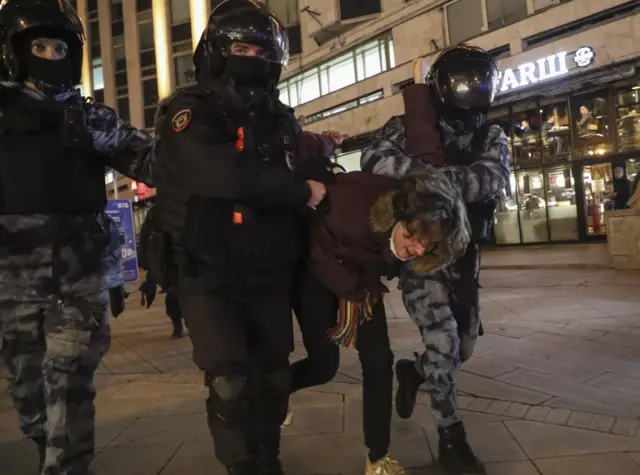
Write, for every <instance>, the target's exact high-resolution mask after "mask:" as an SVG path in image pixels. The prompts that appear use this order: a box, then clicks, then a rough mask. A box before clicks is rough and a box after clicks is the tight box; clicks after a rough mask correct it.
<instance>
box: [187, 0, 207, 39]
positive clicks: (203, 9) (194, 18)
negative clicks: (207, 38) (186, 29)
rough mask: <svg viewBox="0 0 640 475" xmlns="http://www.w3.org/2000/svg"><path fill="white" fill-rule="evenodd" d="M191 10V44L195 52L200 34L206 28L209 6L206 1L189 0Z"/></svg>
mask: <svg viewBox="0 0 640 475" xmlns="http://www.w3.org/2000/svg"><path fill="white" fill-rule="evenodd" d="M190 1H191V3H190V5H189V6H190V8H191V41H192V42H193V50H194V51H195V50H196V46H198V41H200V36H202V32H203V31H204V29H205V28H206V27H207V20H208V19H209V5H208V3H209V2H208V1H207V0H190Z"/></svg>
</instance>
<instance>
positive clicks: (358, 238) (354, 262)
mask: <svg viewBox="0 0 640 475" xmlns="http://www.w3.org/2000/svg"><path fill="white" fill-rule="evenodd" d="M399 186H400V180H398V179H395V178H389V177H385V176H381V175H374V174H372V173H366V172H352V173H342V174H339V175H337V176H336V184H335V185H330V186H327V196H326V198H325V201H324V202H323V203H322V204H321V205H320V207H319V208H318V214H317V217H316V222H315V223H314V226H313V231H312V238H311V243H312V248H311V259H310V267H311V270H312V272H313V273H314V274H315V275H316V277H317V278H318V279H319V280H320V281H321V282H322V284H323V285H324V286H325V287H327V288H328V289H329V290H331V292H332V293H333V294H334V295H336V296H338V297H340V298H343V299H345V300H349V301H355V302H362V301H364V300H365V298H366V296H367V293H370V294H373V295H376V294H377V295H379V294H381V293H382V292H384V291H385V290H386V289H385V288H384V286H383V285H382V284H381V282H380V277H383V276H391V275H394V274H395V267H396V264H397V262H398V261H397V260H396V259H395V257H394V256H393V254H392V253H391V250H390V247H389V236H390V233H391V228H392V227H393V219H392V217H390V216H389V215H388V214H389V213H390V210H391V207H390V200H385V197H389V198H390V196H391V192H392V191H393V190H395V189H397V188H398V187H399ZM384 201H388V204H389V206H380V203H383V202H384ZM374 205H376V206H374ZM376 209H388V212H386V211H384V212H382V213H378V214H382V215H384V216H379V217H377V216H376V212H375V210H376Z"/></svg>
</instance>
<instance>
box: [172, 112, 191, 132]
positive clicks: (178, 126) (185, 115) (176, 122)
mask: <svg viewBox="0 0 640 475" xmlns="http://www.w3.org/2000/svg"><path fill="white" fill-rule="evenodd" d="M190 122H191V109H183V110H181V111H179V112H178V113H176V114H175V115H174V116H173V119H171V127H172V128H173V130H174V132H182V131H183V130H184V129H186V128H187V127H188V126H189V123H190Z"/></svg>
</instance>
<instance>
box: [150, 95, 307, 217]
mask: <svg viewBox="0 0 640 475" xmlns="http://www.w3.org/2000/svg"><path fill="white" fill-rule="evenodd" d="M178 119H180V120H181V121H182V123H180V120H178ZM185 120H186V121H187V122H188V123H187V124H186V126H185V124H184V121H185ZM160 133H161V137H162V138H161V141H160V147H162V149H163V150H162V154H163V155H164V157H163V160H165V166H166V168H167V171H168V172H169V173H170V174H171V176H172V177H173V179H174V180H175V182H176V183H177V184H179V186H181V187H183V188H184V189H186V190H189V191H190V192H191V193H192V194H194V195H199V196H202V197H204V198H219V199H228V200H237V201H241V202H244V203H247V204H250V205H254V206H264V207H268V206H293V207H297V206H304V205H305V204H306V203H307V201H308V200H309V197H310V195H311V190H310V188H309V186H308V185H307V183H306V182H305V181H304V179H303V178H301V177H300V176H298V175H296V174H294V173H293V172H291V171H288V170H283V169H280V168H276V167H274V166H272V165H269V164H266V163H262V162H260V161H259V160H258V159H257V157H255V156H251V152H249V151H244V152H238V151H237V150H236V146H235V140H236V137H230V136H229V133H228V132H227V131H226V124H225V123H224V121H223V120H221V116H220V114H218V113H216V111H214V110H211V106H210V105H209V104H207V103H206V102H205V100H204V99H203V98H201V97H199V96H198V95H196V94H189V93H183V94H178V95H176V96H175V98H174V99H173V100H172V101H171V103H170V104H168V106H167V111H166V120H164V123H163V124H162V129H161V131H160Z"/></svg>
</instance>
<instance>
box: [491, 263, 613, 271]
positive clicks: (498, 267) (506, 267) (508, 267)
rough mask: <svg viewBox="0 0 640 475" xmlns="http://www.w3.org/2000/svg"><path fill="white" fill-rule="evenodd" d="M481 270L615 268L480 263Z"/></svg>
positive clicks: (604, 265) (608, 267) (609, 267)
mask: <svg viewBox="0 0 640 475" xmlns="http://www.w3.org/2000/svg"><path fill="white" fill-rule="evenodd" d="M480 269H481V270H544V269H550V270H554V269H555V270H561V269H567V270H572V269H573V270H585V269H586V270H605V269H611V270H615V269H614V268H613V267H611V266H610V265H608V264H577V263H576V264H570V263H567V264H502V265H500V264H496V265H493V264H488V265H486V264H485V265H481V266H480Z"/></svg>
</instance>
